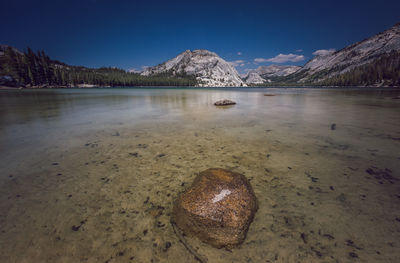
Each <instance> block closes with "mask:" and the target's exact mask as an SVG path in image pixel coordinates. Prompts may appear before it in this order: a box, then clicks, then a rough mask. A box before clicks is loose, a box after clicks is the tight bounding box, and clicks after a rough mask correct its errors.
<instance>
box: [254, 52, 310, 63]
mask: <svg viewBox="0 0 400 263" xmlns="http://www.w3.org/2000/svg"><path fill="white" fill-rule="evenodd" d="M304 59H305V57H304V56H303V55H296V54H292V53H290V54H279V55H277V56H275V57H273V58H256V59H254V62H256V63H263V62H274V63H285V62H299V61H302V60H304Z"/></svg>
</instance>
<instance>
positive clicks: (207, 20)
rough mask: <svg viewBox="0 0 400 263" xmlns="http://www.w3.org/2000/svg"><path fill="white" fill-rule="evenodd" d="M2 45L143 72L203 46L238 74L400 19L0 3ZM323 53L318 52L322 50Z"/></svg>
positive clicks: (199, 7)
mask: <svg viewBox="0 0 400 263" xmlns="http://www.w3.org/2000/svg"><path fill="white" fill-rule="evenodd" d="M0 1H1V2H0V4H1V5H0V6H1V9H2V11H1V13H2V24H3V26H2V30H1V31H2V32H1V33H0V44H8V45H12V46H14V47H17V48H19V49H21V50H24V49H25V48H26V47H28V46H29V47H31V48H32V49H34V50H44V51H45V52H46V53H47V54H49V55H50V57H51V58H54V59H58V60H60V61H63V62H65V63H68V64H71V65H83V66H88V67H101V66H113V67H114V66H115V67H120V68H123V69H132V68H135V69H140V68H141V67H143V66H152V65H156V64H159V63H161V62H163V61H165V60H167V59H170V58H172V57H174V56H176V55H177V54H179V53H181V52H183V51H184V50H186V49H190V50H193V49H208V50H211V51H214V52H216V53H217V54H218V55H220V56H221V57H222V58H224V59H225V60H227V61H235V62H236V63H234V64H235V65H237V69H238V70H239V72H244V71H245V69H246V68H255V67H257V66H258V65H269V64H282V65H303V64H304V63H306V62H307V61H308V60H309V59H311V58H312V57H313V56H314V55H313V53H314V52H315V51H317V50H329V49H341V48H343V47H345V46H347V45H349V44H352V43H354V42H356V41H360V40H363V39H365V38H367V37H370V36H372V35H374V34H376V33H379V32H381V31H384V30H385V29H388V28H389V27H391V26H393V25H394V24H395V23H398V22H400V12H399V10H400V1H383V0H380V1H374V0H372V1H365V0H364V1H358V0H356V1H349V0H347V1H321V0H320V1H284V0H283V1H282V0H281V1H253V0H247V1H217V0H214V1H166V0H165V1H150V0H143V1H128V0H125V1H124V0H79V1H75V0H51V1H46V0H43V1H35V0H0ZM321 52H323V51H321Z"/></svg>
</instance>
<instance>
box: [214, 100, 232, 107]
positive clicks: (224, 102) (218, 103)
mask: <svg viewBox="0 0 400 263" xmlns="http://www.w3.org/2000/svg"><path fill="white" fill-rule="evenodd" d="M235 104H236V102H234V101H232V100H219V101H216V102H215V103H214V105H215V106H228V105H235Z"/></svg>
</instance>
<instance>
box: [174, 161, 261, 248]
mask: <svg viewBox="0 0 400 263" xmlns="http://www.w3.org/2000/svg"><path fill="white" fill-rule="evenodd" d="M256 211H257V200H256V196H255V194H254V192H253V189H252V188H251V185H250V183H249V181H248V180H247V179H246V177H245V176H244V175H242V174H239V173H234V172H231V171H228V170H224V169H220V168H211V169H208V170H205V171H203V172H201V173H200V174H199V175H198V176H197V177H196V179H195V180H194V182H193V184H192V185H191V186H190V188H189V189H187V190H186V191H185V192H184V193H182V194H181V195H180V196H179V197H178V199H177V200H176V202H175V205H174V210H173V215H172V219H171V220H172V223H173V224H176V225H177V226H178V227H179V228H180V229H181V230H182V231H183V233H185V234H187V235H192V236H196V237H198V238H199V239H200V240H202V241H203V242H206V243H208V244H211V245H213V246H215V247H218V248H221V247H228V248H231V247H235V246H237V245H240V244H241V243H242V242H243V240H244V239H245V238H246V233H247V230H248V229H249V226H250V223H251V222H252V220H253V218H254V214H255V212H256Z"/></svg>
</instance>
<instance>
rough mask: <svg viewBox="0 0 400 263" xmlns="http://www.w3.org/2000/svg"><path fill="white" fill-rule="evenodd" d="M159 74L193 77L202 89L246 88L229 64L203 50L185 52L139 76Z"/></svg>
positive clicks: (214, 54)
mask: <svg viewBox="0 0 400 263" xmlns="http://www.w3.org/2000/svg"><path fill="white" fill-rule="evenodd" d="M160 73H171V74H172V75H177V74H187V75H194V76H196V79H197V81H198V82H199V84H198V86H202V87H241V86H246V84H245V83H244V82H243V81H242V79H241V78H240V76H239V74H238V72H237V71H236V69H235V68H234V67H233V66H232V65H231V64H229V63H228V62H226V61H225V60H223V59H222V58H220V57H219V56H218V55H217V54H216V53H214V52H211V51H208V50H204V49H198V50H194V51H190V50H186V51H185V52H182V53H181V54H179V55H178V56H176V57H175V58H173V59H170V60H168V61H166V62H164V63H162V64H159V65H157V66H154V67H149V68H146V69H145V70H144V71H143V72H142V73H141V75H143V76H151V75H156V74H160Z"/></svg>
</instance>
